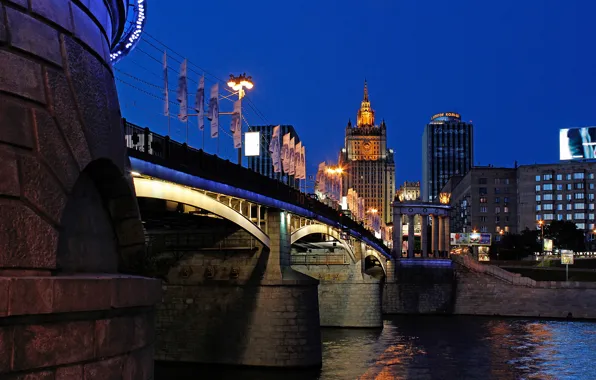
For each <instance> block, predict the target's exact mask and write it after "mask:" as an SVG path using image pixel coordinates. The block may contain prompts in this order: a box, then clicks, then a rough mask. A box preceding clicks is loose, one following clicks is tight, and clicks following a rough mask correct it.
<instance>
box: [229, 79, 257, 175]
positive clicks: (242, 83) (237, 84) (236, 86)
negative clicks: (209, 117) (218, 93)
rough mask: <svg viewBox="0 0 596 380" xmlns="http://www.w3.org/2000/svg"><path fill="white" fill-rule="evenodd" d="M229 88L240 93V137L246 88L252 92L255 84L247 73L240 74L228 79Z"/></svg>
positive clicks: (240, 152) (240, 157)
mask: <svg viewBox="0 0 596 380" xmlns="http://www.w3.org/2000/svg"><path fill="white" fill-rule="evenodd" d="M228 87H230V88H231V89H233V90H234V91H236V92H237V93H238V101H239V102H241V103H240V111H239V112H240V114H239V115H238V117H239V118H240V135H241V136H242V98H243V97H244V95H245V92H244V88H246V89H247V90H250V89H252V88H253V87H254V83H253V81H252V77H251V76H247V75H246V73H244V74H240V75H238V76H234V75H233V74H230V79H228ZM238 165H240V166H242V143H240V148H238Z"/></svg>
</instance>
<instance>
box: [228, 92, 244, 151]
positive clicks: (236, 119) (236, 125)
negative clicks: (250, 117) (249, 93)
mask: <svg viewBox="0 0 596 380" xmlns="http://www.w3.org/2000/svg"><path fill="white" fill-rule="evenodd" d="M241 110H242V103H241V101H240V99H238V100H236V101H235V102H234V112H232V125H231V126H230V131H231V132H232V135H233V136H234V149H238V148H240V147H242V120H241V119H240V118H241V117H242V115H241Z"/></svg>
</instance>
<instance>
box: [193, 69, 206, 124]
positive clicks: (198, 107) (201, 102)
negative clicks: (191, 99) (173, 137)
mask: <svg viewBox="0 0 596 380" xmlns="http://www.w3.org/2000/svg"><path fill="white" fill-rule="evenodd" d="M195 111H197V117H198V118H199V130H201V131H202V130H203V129H204V128H205V76H204V75H203V76H202V77H201V79H199V87H198V88H197V95H196V96H195Z"/></svg>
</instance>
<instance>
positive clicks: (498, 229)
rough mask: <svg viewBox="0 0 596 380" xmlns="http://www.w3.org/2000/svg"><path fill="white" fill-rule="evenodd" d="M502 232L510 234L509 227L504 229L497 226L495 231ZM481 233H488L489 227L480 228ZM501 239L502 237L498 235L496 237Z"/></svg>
mask: <svg viewBox="0 0 596 380" xmlns="http://www.w3.org/2000/svg"><path fill="white" fill-rule="evenodd" d="M501 230H503V231H504V232H509V226H503V227H500V226H497V227H496V228H495V231H496V232H501ZM480 232H488V227H487V226H480ZM499 237H500V236H498V235H497V236H495V239H496V238H499ZM497 240H498V239H497Z"/></svg>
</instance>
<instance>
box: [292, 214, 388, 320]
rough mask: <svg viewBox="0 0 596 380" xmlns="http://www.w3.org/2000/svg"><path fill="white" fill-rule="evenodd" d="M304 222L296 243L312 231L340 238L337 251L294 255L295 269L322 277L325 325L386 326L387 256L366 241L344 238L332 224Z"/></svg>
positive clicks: (321, 305)
mask: <svg viewBox="0 0 596 380" xmlns="http://www.w3.org/2000/svg"><path fill="white" fill-rule="evenodd" d="M300 225H301V223H299V224H298V228H297V229H296V230H295V231H294V232H293V233H292V243H293V244H295V243H297V242H299V241H300V239H302V238H304V237H305V236H308V235H310V234H319V235H323V236H327V237H329V238H332V239H333V240H335V241H337V243H335V247H334V248H332V249H333V251H334V252H333V253H323V254H320V253H312V250H311V252H310V253H298V252H293V254H292V268H293V269H294V270H296V271H298V272H301V273H304V274H305V275H308V276H310V277H313V278H315V279H318V280H319V289H318V291H319V313H320V318H321V326H322V327H361V328H379V327H382V326H383V320H382V310H381V292H382V289H381V283H382V281H383V277H384V273H385V261H386V259H385V257H384V256H382V255H380V254H379V253H378V252H376V251H374V250H373V249H372V248H370V247H369V246H367V245H366V244H365V243H364V242H360V241H357V240H355V239H353V238H349V237H346V239H344V238H342V236H341V234H340V232H338V231H337V230H336V229H334V228H332V227H330V226H325V225H322V224H311V225H304V226H301V227H300ZM332 244H333V243H332ZM294 251H295V250H294Z"/></svg>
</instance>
